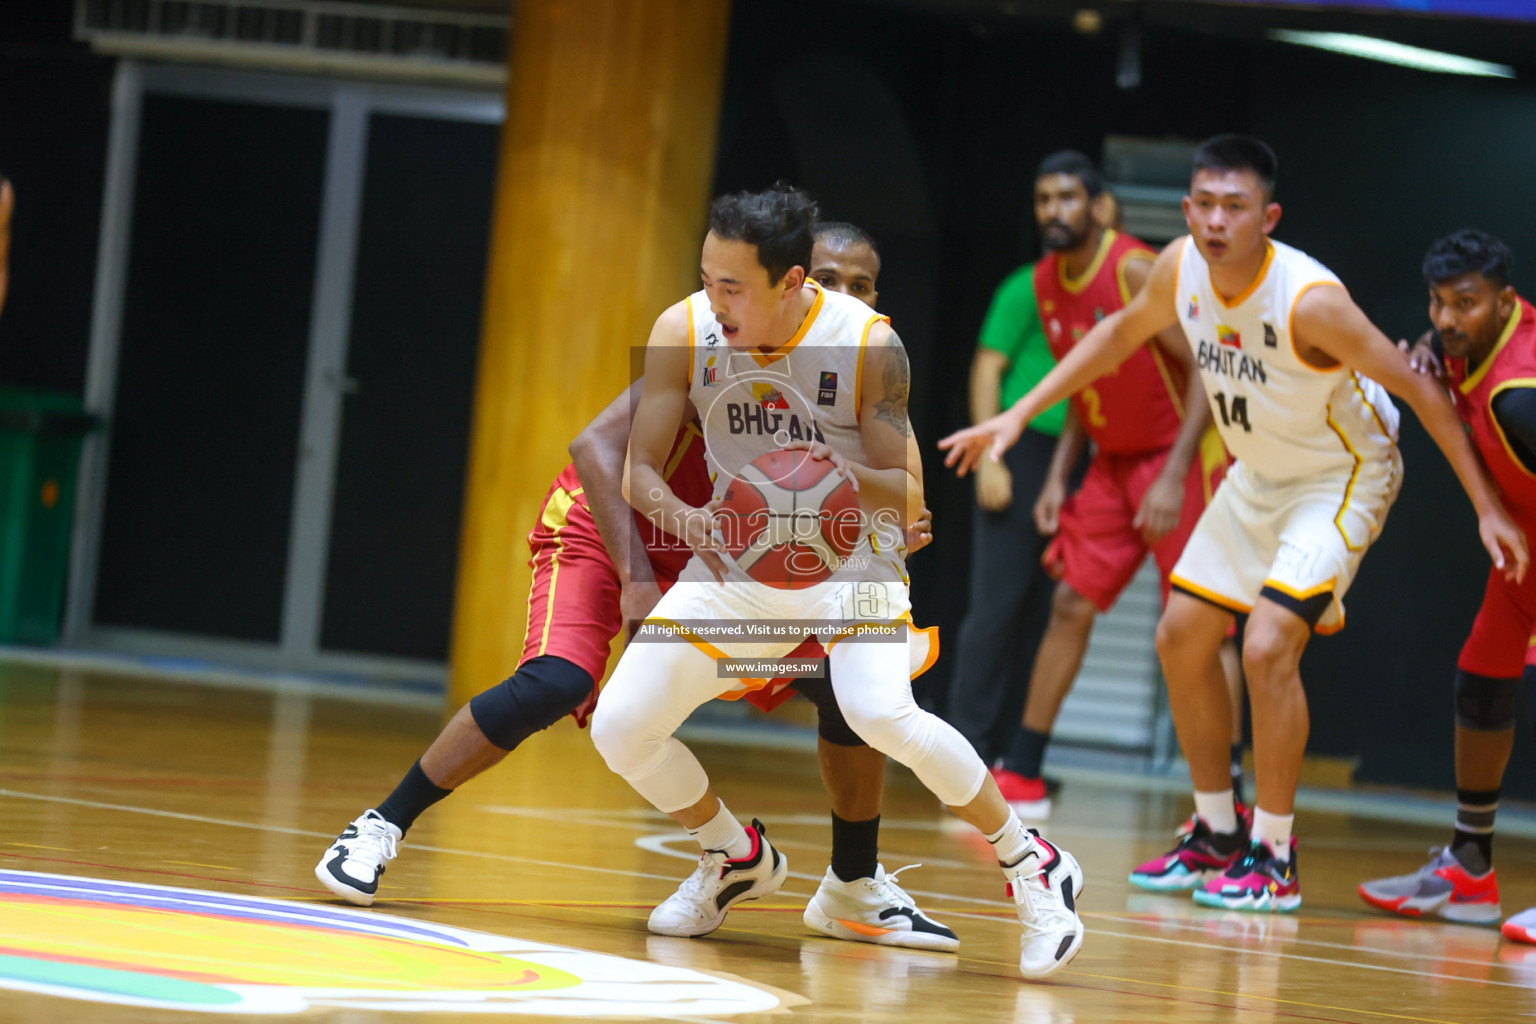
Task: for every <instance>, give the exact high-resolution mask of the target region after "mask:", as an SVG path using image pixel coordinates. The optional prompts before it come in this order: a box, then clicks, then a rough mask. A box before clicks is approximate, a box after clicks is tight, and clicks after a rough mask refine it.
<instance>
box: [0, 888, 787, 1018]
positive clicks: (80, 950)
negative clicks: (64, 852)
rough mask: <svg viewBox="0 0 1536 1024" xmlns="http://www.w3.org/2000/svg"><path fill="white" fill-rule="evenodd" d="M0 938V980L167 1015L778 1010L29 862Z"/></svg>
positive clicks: (0, 923)
mask: <svg viewBox="0 0 1536 1024" xmlns="http://www.w3.org/2000/svg"><path fill="white" fill-rule="evenodd" d="M0 933H3V934H4V935H5V936H6V940H5V948H4V949H3V950H0V988H9V989H17V990H21V991H26V992H36V993H41V994H46V995H55V996H66V997H72V998H75V999H88V1000H92V1001H95V1002H104V1003H116V1004H119V1005H126V1006H142V1007H150V1008H154V1009H164V1010H195V1011H201V1012H203V1013H264V1014H265V1013H298V1012H301V1011H304V1010H308V1009H312V1008H329V1009H338V1008H347V1009H361V1010H401V1011H411V1012H417V1013H421V1012H435V1013H519V1014H534V1013H536V1014H543V1015H551V1016H562V1017H582V1018H593V1017H620V1016H626V1017H634V1016H637V1015H638V1016H647V1017H649V1016H656V1017H669V1016H675V1015H680V1014H686V1015H688V1016H698V1015H712V1016H713V1015H736V1014H742V1013H761V1012H764V1011H767V1010H771V1009H774V1008H776V1007H778V1006H779V1005H780V1001H779V999H778V997H777V996H775V995H774V994H772V993H771V992H767V991H764V990H762V989H759V988H755V987H753V986H751V985H748V984H746V983H744V982H738V981H733V980H731V979H728V978H721V977H716V976H712V975H705V974H701V973H699V972H697V971H692V970H688V969H686V968H680V967H666V966H662V965H660V964H654V963H647V962H644V961H639V960H630V959H626V958H624V957H619V956H609V955H607V954H603V953H592V952H588V951H586V950H581V949H571V948H569V947H565V946H551V945H547V944H545V943H540V942H531V941H528V940H525V939H517V938H509V937H505V936H500V935H490V934H487V933H485V932H473V931H467V930H465V929H462V928H453V927H449V926H447V925H439V924H433V923H431V922H424V921H412V920H407V919H405V918H399V917H391V916H389V915H387V914H378V913H373V912H363V911H357V910H342V909H339V908H336V907H330V906H323V905H314V904H307V903H289V902H284V901H282V900H269V899H260V898H257V897H251V896H236V895H231V894H228V893H215V892H203V891H199V890H196V889H177V888H169V887H165V886H158V885H137V884H134V883H131V882H107V881H98V880H95V879H88V878H73V877H70V876H68V875H51V874H37V873H33V872H28V871H0Z"/></svg>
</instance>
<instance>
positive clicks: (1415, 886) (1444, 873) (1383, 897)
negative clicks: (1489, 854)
mask: <svg viewBox="0 0 1536 1024" xmlns="http://www.w3.org/2000/svg"><path fill="white" fill-rule="evenodd" d="M1430 853H1431V854H1432V855H1433V856H1432V859H1431V860H1430V862H1429V863H1428V864H1426V865H1424V866H1423V867H1422V868H1419V870H1417V871H1415V872H1414V873H1413V874H1411V875H1400V876H1398V877H1396V878H1378V879H1376V880H1375V881H1374V882H1362V883H1361V884H1360V898H1361V899H1363V900H1365V902H1367V903H1369V904H1370V905H1371V906H1373V907H1380V908H1381V909H1382V910H1390V911H1392V912H1393V913H1394V914H1403V915H1404V916H1406V917H1422V916H1424V915H1425V914H1433V915H1435V916H1436V917H1443V918H1445V919H1446V920H1447V921H1460V922H1461V923H1463V924H1497V923H1498V921H1499V918H1500V917H1501V916H1502V913H1501V911H1500V908H1499V880H1498V877H1497V876H1496V875H1495V874H1494V873H1493V869H1492V868H1489V869H1488V872H1487V874H1483V875H1474V874H1472V873H1471V872H1469V871H1468V870H1467V869H1466V868H1464V867H1462V866H1461V861H1459V860H1457V859H1456V855H1455V854H1453V853H1452V852H1451V851H1450V850H1449V849H1447V848H1445V847H1438V848H1436V849H1434V850H1431V851H1430ZM1506 934H1507V932H1506Z"/></svg>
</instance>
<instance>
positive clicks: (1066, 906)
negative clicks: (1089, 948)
mask: <svg viewBox="0 0 1536 1024" xmlns="http://www.w3.org/2000/svg"><path fill="white" fill-rule="evenodd" d="M1029 834H1030V835H1031V836H1033V837H1034V841H1033V842H1032V843H1031V844H1030V846H1029V849H1028V850H1026V851H1025V853H1024V858H1023V859H1022V860H1020V861H1019V862H1018V863H1017V864H1015V865H1014V866H1013V867H1011V868H1004V869H1003V874H1004V875H1006V876H1007V878H1008V894H1009V895H1010V896H1012V897H1013V902H1014V906H1015V908H1016V909H1017V911H1018V914H1019V923H1020V924H1021V925H1023V926H1024V937H1023V939H1022V940H1021V941H1020V943H1019V971H1020V973H1022V974H1023V975H1024V977H1026V978H1044V977H1045V976H1046V975H1048V974H1051V973H1053V972H1055V971H1058V970H1060V969H1061V968H1063V967H1065V966H1066V965H1067V963H1068V962H1069V961H1070V960H1071V959H1072V958H1073V957H1074V956H1076V955H1077V951H1078V950H1079V949H1081V948H1082V945H1083V919H1082V918H1080V917H1078V916H1077V898H1078V896H1080V895H1082V891H1083V869H1082V868H1081V867H1080V866H1079V865H1078V863H1077V858H1075V857H1073V856H1072V855H1071V854H1070V853H1068V852H1067V851H1066V850H1063V849H1061V848H1060V847H1059V846H1056V845H1055V844H1053V843H1049V842H1046V841H1045V840H1044V839H1041V838H1040V833H1038V832H1036V831H1035V830H1034V829H1030V830H1029Z"/></svg>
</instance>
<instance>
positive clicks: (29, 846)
mask: <svg viewBox="0 0 1536 1024" xmlns="http://www.w3.org/2000/svg"><path fill="white" fill-rule="evenodd" d="M5 845H6V846H24V847H26V848H27V849H29V850H56V851H58V852H59V853H74V852H75V851H74V850H71V849H70V848H69V847H67V846H39V845H38V844H37V843H6V844H5Z"/></svg>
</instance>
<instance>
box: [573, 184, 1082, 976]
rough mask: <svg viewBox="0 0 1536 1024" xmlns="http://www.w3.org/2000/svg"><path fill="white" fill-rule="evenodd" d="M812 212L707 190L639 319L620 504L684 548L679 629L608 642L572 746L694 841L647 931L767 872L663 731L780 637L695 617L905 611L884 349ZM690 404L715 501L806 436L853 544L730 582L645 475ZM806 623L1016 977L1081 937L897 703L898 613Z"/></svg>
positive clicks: (1062, 902)
mask: <svg viewBox="0 0 1536 1024" xmlns="http://www.w3.org/2000/svg"><path fill="white" fill-rule="evenodd" d="M815 221H816V204H815V203H814V202H812V201H811V200H810V199H809V198H808V197H807V196H806V195H805V194H804V193H801V192H799V191H798V190H795V189H790V188H787V187H784V186H778V187H775V188H773V189H770V190H768V191H766V192H762V193H738V194H735V195H730V196H724V197H722V198H720V199H717V200H716V201H715V202H714V203H713V204H712V205H711V207H710V216H709V223H710V231H709V234H708V236H707V237H706V238H705V241H704V247H703V256H702V260H701V265H700V276H701V278H702V280H703V285H704V287H703V289H702V290H701V291H699V292H696V293H694V294H693V295H691V296H689V297H688V298H687V299H685V300H683V301H682V302H679V303H677V304H676V305H674V306H672V307H671V308H669V309H668V310H667V311H666V312H664V313H663V314H662V315H661V316H660V317H659V318H658V319H657V321H656V326H655V327H654V329H653V330H652V332H651V338H650V341H649V343H648V345H647V349H646V361H645V385H644V390H643V392H642V395H641V398H640V405H639V408H638V409H637V411H636V416H635V425H634V429H633V432H632V433H631V435H630V447H629V461H628V466H627V467H626V473H625V477H626V479H625V496H626V497H627V498H628V499H629V501H630V503H631V504H633V505H634V506H635V507H636V508H637V509H638V510H639V511H640V512H642V513H643V514H645V515H647V516H649V517H651V518H652V519H653V520H654V521H655V522H657V523H658V524H666V525H665V526H664V527H663V528H664V529H666V530H667V531H668V532H670V533H672V534H673V535H674V536H677V537H681V538H682V539H683V540H685V541H686V542H687V543H688V545H689V547H691V548H692V549H693V551H694V557H693V559H692V560H691V561H690V562H689V564H688V566H687V567H686V568H685V569H684V570H683V572H682V574H681V576H680V578H679V581H678V583H677V584H676V585H675V586H674V587H673V588H672V589H671V590H670V591H668V592H667V594H666V595H665V596H663V597H662V599H661V601H660V602H659V603H658V604H657V606H656V608H655V611H654V612H653V613H652V615H651V617H650V618H649V619H647V620H646V621H647V624H648V625H650V626H654V625H656V624H676V625H678V626H681V627H682V637H683V639H676V638H674V639H672V640H671V641H670V642H651V643H646V642H636V643H634V644H631V645H630V647H629V648H628V649H627V650H626V651H625V653H624V656H623V658H622V659H621V660H620V662H619V665H618V667H617V668H616V669H615V670H614V673H613V676H612V678H611V679H610V681H609V683H608V687H607V689H605V690H604V691H603V698H602V701H601V702H600V703H599V704H598V708H597V712H596V714H595V715H594V716H593V719H592V739H593V742H594V743H595V744H596V745H597V749H598V751H599V752H600V753H601V754H602V755H603V758H604V759H605V760H606V761H607V763H608V765H609V767H610V768H612V769H613V770H614V771H615V772H617V773H618V774H619V775H622V776H623V777H624V778H625V780H627V781H628V782H629V783H630V784H631V785H632V786H634V787H635V789H636V790H637V791H638V792H639V793H640V794H641V795H642V796H644V797H645V798H646V799H647V800H649V801H650V802H651V803H652V804H653V805H654V806H655V807H656V808H657V809H659V810H661V811H664V812H666V813H668V814H670V815H671V816H672V817H673V818H674V819H675V820H676V821H677V822H678V824H680V825H682V826H683V827H684V828H686V829H687V830H688V831H689V833H690V834H691V835H692V836H693V837H694V838H695V839H696V840H697V841H698V843H699V846H700V847H701V849H702V851H703V852H702V856H701V857H700V860H699V866H698V868H697V869H696V870H695V871H694V873H693V874H692V875H691V876H690V877H689V878H688V879H686V880H685V881H684V882H683V884H682V885H681V886H680V887H679V888H678V890H677V892H676V893H674V894H673V895H672V896H671V897H670V898H668V899H667V900H666V901H665V902H663V903H662V904H661V905H660V906H658V907H657V908H656V909H655V911H653V912H652V914H651V917H650V921H649V927H650V929H651V930H652V931H653V932H657V933H659V934H664V935H705V934H708V933H709V932H711V931H714V930H715V929H716V928H718V927H719V926H720V924H721V922H722V921H723V920H724V919H725V915H726V913H727V911H729V910H730V908H731V907H732V906H734V905H735V904H736V903H738V902H740V901H742V900H745V899H755V898H757V897H760V896H766V895H768V894H770V893H772V892H775V891H776V890H777V889H778V888H779V887H780V886H782V885H783V882H784V878H785V875H786V872H787V867H786V864H785V861H784V857H783V855H782V854H781V853H779V851H777V850H776V849H774V848H773V846H772V845H771V844H770V843H769V842H768V841H767V838H766V837H765V835H764V830H763V827H762V826H761V825H760V824H759V823H758V822H756V821H754V822H753V823H752V827H751V828H743V827H742V825H741V824H740V823H739V822H738V821H737V820H736V818H735V817H734V816H733V815H732V814H731V812H730V811H729V810H727V809H726V807H725V805H724V803H723V802H722V801H721V800H720V799H719V798H717V797H716V796H715V793H714V790H713V789H712V788H711V786H710V781H709V778H708V776H707V775H706V774H705V772H704V769H703V767H702V766H701V765H700V764H699V763H698V761H697V760H696V759H695V758H694V756H693V754H692V753H691V752H689V750H688V749H687V748H686V747H684V746H683V745H682V744H681V743H679V742H678V741H677V740H676V738H674V736H673V733H674V732H676V730H677V727H678V726H679V725H681V724H682V722H683V720H684V719H686V718H687V717H688V715H689V714H690V713H691V712H692V711H693V710H694V708H696V707H698V706H699V705H700V704H702V703H704V702H705V701H707V700H709V699H711V698H713V697H716V696H718V695H719V694H720V693H721V692H722V691H723V690H725V689H727V688H729V687H730V686H731V685H732V681H731V680H729V679H721V678H719V676H718V673H717V667H716V661H715V659H716V657H717V656H721V655H729V656H732V657H753V658H773V657H782V656H783V655H785V654H787V653H788V652H789V651H790V650H792V649H793V648H794V647H795V646H796V645H797V644H798V643H799V642H800V640H801V638H802V637H801V636H800V635H793V636H791V637H789V638H788V639H785V640H782V641H775V642H763V641H758V642H750V643H749V642H732V643H724V642H722V643H711V642H709V641H708V640H706V639H705V638H704V637H703V636H701V635H699V630H701V629H703V628H705V624H708V625H709V626H715V625H717V624H720V623H722V622H749V623H754V624H760V623H762V622H764V621H766V620H777V621H779V622H783V621H785V620H794V621H807V622H815V621H820V622H827V623H836V624H839V626H840V627H848V626H851V625H853V624H857V623H865V624H876V623H885V624H892V623H896V624H901V623H903V620H904V617H905V616H906V614H907V611H908V608H909V602H908V595H907V586H906V576H905V573H904V571H903V567H902V563H901V544H902V541H901V537H900V534H901V530H900V529H895V528H893V526H892V524H896V523H906V522H908V521H910V520H911V519H912V518H915V516H911V515H909V514H908V509H909V508H911V509H913V510H915V509H916V508H918V507H920V505H916V504H913V502H914V501H920V500H921V487H920V484H919V482H918V479H917V476H916V474H915V473H914V472H913V471H912V470H911V469H909V462H908V441H909V438H910V436H911V426H910V424H909V422H908V418H907V403H908V389H909V387H910V380H909V370H908V364H907V359H906V353H905V350H904V349H903V348H902V345H901V340H900V339H899V338H898V337H897V336H896V334H895V332H894V331H892V330H891V329H890V326H889V324H888V323H887V322H886V320H885V318H884V317H881V316H879V315H878V314H874V313H872V312H871V310H870V309H869V307H868V306H867V305H866V304H864V303H863V302H861V301H859V300H858V299H855V298H851V297H849V296H845V295H841V294H838V293H835V292H828V291H826V290H825V289H823V288H822V287H821V286H820V285H819V284H817V283H816V282H814V281H809V280H808V279H807V277H806V268H807V267H808V266H809V265H810V260H811V248H812V230H813V226H814V224H815ZM694 415H697V416H698V418H699V420H700V422H701V423H702V424H703V428H704V430H703V432H704V437H705V445H706V457H707V458H708V460H709V463H710V468H711V470H712V471H714V472H715V473H716V474H717V476H716V488H715V489H716V497H717V498H719V497H720V496H721V495H722V494H723V493H724V490H725V488H726V486H728V484H729V482H730V481H731V479H732V474H734V473H736V472H738V471H739V470H741V469H742V468H743V467H744V466H745V465H746V464H747V463H748V462H750V461H751V460H752V459H753V458H756V457H757V456H759V455H763V454H766V453H768V452H770V451H775V450H778V449H782V448H785V447H788V446H791V445H796V446H800V447H807V448H809V449H810V451H811V454H812V456H813V457H816V458H823V459H828V460H830V461H832V462H833V464H834V466H835V467H836V469H837V471H838V472H840V473H843V474H844V475H845V476H847V477H848V478H849V479H850V480H851V481H853V483H854V486H856V487H857V488H858V493H859V496H860V503H861V505H862V507H863V510H864V512H865V514H866V515H867V516H868V518H869V521H870V522H871V524H873V529H872V530H871V533H872V534H873V535H874V536H873V537H872V538H871V536H869V535H866V537H865V539H864V540H863V541H862V542H861V545H860V547H859V548H858V549H857V550H856V551H855V552H854V557H852V558H850V559H849V560H848V562H847V563H846V564H845V565H844V566H842V567H841V568H839V569H838V570H837V571H836V572H834V574H833V575H832V576H831V578H830V579H828V580H826V581H824V582H821V583H817V584H815V585H813V586H809V587H801V588H798V589H779V588H776V587H773V586H768V585H765V584H763V583H761V582H758V581H757V580H754V579H752V578H751V577H750V576H748V575H747V574H746V573H745V572H744V571H743V570H742V568H741V567H740V566H739V565H738V564H737V563H736V562H735V560H734V559H733V558H731V556H730V554H729V553H728V551H727V550H726V548H725V546H724V544H723V542H722V538H721V537H720V536H719V534H718V531H717V529H716V526H715V523H714V521H713V520H712V518H711V517H710V516H709V515H708V514H707V512H701V510H699V509H695V508H691V507H689V506H687V505H684V504H683V503H681V502H680V501H678V499H677V497H676V496H675V495H674V494H673V493H672V492H671V490H670V488H668V486H667V484H666V482H665V480H664V479H663V469H664V461H665V459H666V457H667V453H668V450H669V448H670V446H671V442H672V438H673V437H674V436H675V435H676V433H677V430H678V428H679V426H680V424H681V423H682V422H683V421H684V419H685V418H686V417H689V416H694ZM663 435H665V436H663ZM654 632H655V631H654V630H653V633H654ZM819 632H821V635H822V636H823V637H824V640H823V642H824V644H825V645H826V646H827V648H828V657H829V661H830V673H829V674H830V678H831V681H832V686H833V690H834V692H835V694H836V697H837V702H838V705H839V706H840V707H841V709H842V711H843V714H844V717H845V718H846V719H847V721H848V724H849V725H850V726H851V727H852V728H853V730H854V731H855V732H856V733H858V735H859V736H860V737H861V738H862V739H863V740H864V741H865V742H867V743H869V745H870V746H872V747H874V748H875V749H877V750H879V751H881V752H882V753H884V754H886V755H887V756H889V757H891V758H893V759H894V760H896V761H899V762H901V763H902V764H905V765H906V766H908V767H909V768H911V769H912V771H913V772H914V773H915V774H916V775H917V776H918V778H919V779H921V780H922V781H923V783H924V784H925V785H927V786H928V788H929V789H930V790H932V791H933V792H934V794H935V795H936V796H937V797H939V799H940V800H942V801H944V802H945V803H946V804H948V805H950V806H951V807H953V808H954V810H955V811H956V813H957V814H959V816H960V817H962V818H964V819H965V820H966V821H968V822H970V823H971V824H972V825H975V826H976V827H977V828H978V829H980V830H981V831H982V832H983V833H985V834H986V835H987V838H988V840H989V841H990V842H991V843H992V844H993V846H994V847H995V848H996V851H997V858H998V861H999V863H1000V864H1001V865H1002V866H1003V872H1004V875H1005V876H1006V878H1007V880H1008V882H1009V888H1010V890H1011V892H1012V893H1013V896H1014V900H1015V903H1016V907H1017V911H1018V915H1019V920H1020V923H1021V924H1022V925H1023V932H1024V934H1023V940H1022V942H1021V949H1020V956H1019V968H1020V971H1021V972H1022V973H1023V974H1024V975H1025V976H1026V977H1043V976H1045V975H1047V974H1050V973H1052V972H1053V971H1055V970H1058V969H1059V968H1060V967H1062V966H1063V965H1064V964H1066V963H1067V962H1068V961H1069V960H1070V959H1071V958H1072V957H1073V956H1074V955H1076V953H1077V950H1078V948H1079V947H1080V946H1081V944H1082V937H1083V926H1082V921H1081V919H1080V918H1079V917H1078V916H1077V912H1076V910H1075V900H1076V897H1077V894H1078V893H1080V892H1081V891H1082V885H1083V877H1082V869H1081V868H1080V867H1079V866H1078V864H1077V862H1076V860H1074V859H1073V857H1072V856H1071V854H1069V853H1067V852H1065V851H1063V850H1060V849H1058V848H1057V847H1056V846H1054V845H1053V844H1051V843H1048V842H1046V841H1045V840H1043V839H1041V838H1039V837H1038V836H1036V835H1035V834H1033V833H1031V832H1029V831H1027V830H1026V829H1024V827H1023V826H1022V825H1021V824H1020V823H1019V820H1018V818H1017V817H1016V816H1014V814H1013V812H1012V811H1011V810H1010V809H1009V808H1008V805H1007V803H1006V802H1005V801H1004V800H1003V798H1002V795H1001V794H1000V793H999V792H998V790H997V785H996V783H995V782H993V781H992V778H991V775H990V774H989V773H988V771H987V768H986V766H985V765H984V764H982V762H981V759H980V758H978V757H977V756H976V754H975V752H974V751H973V750H972V749H971V746H970V744H969V743H967V742H966V741H965V740H964V739H963V738H962V737H961V736H960V734H959V733H957V732H955V730H954V729H953V728H951V727H950V726H948V725H947V724H946V723H944V722H943V721H941V720H940V719H938V718H937V717H935V716H934V715H931V714H929V713H927V712H925V711H923V710H922V709H921V708H919V707H918V706H917V704H916V702H915V701H914V700H913V699H912V690H911V684H910V680H909V673H910V665H909V653H908V649H907V647H908V643H907V642H906V640H905V636H906V633H907V630H906V628H905V626H904V625H902V626H901V629H900V633H899V634H897V635H900V636H901V637H902V638H903V639H902V640H901V641H899V642H896V643H891V642H871V641H868V640H864V639H861V638H859V637H858V636H852V637H850V635H849V633H848V630H847V629H846V628H837V629H835V630H828V631H819Z"/></svg>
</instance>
